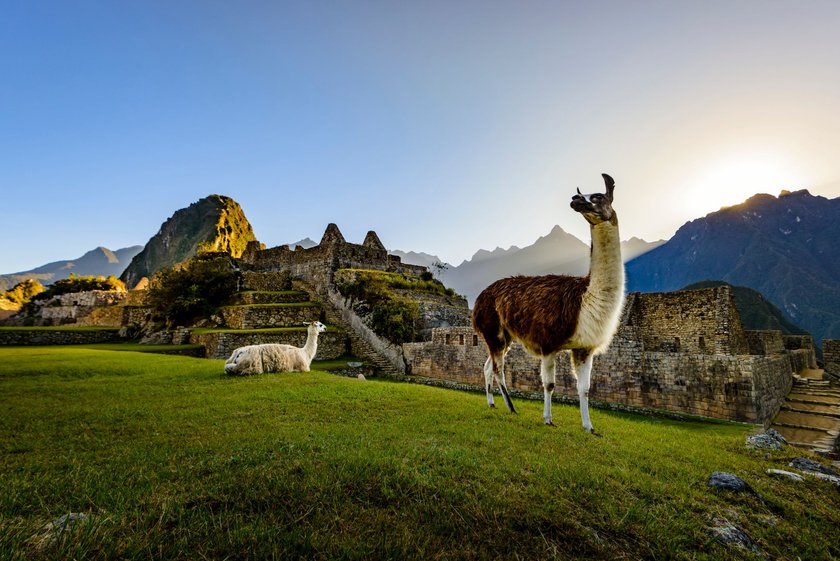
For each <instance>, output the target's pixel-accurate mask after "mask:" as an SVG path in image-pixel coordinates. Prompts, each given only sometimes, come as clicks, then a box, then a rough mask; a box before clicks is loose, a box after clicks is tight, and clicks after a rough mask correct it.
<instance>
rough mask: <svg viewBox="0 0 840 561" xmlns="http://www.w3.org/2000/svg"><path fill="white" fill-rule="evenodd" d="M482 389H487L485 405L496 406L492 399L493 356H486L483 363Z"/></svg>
mask: <svg viewBox="0 0 840 561" xmlns="http://www.w3.org/2000/svg"><path fill="white" fill-rule="evenodd" d="M484 389H485V390H486V391H487V405H489V406H490V407H496V404H495V402H494V401H493V357H492V356H489V357H487V362H485V363H484Z"/></svg>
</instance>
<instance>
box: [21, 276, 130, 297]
mask: <svg viewBox="0 0 840 561" xmlns="http://www.w3.org/2000/svg"><path fill="white" fill-rule="evenodd" d="M88 290H114V291H118V292H125V284H123V282H122V281H121V280H120V279H118V278H117V277H115V276H114V275H110V276H108V277H103V276H98V277H94V276H93V275H85V276H78V277H77V276H76V275H74V274H73V273H70V276H69V277H68V278H66V279H59V280H57V281H55V282H54V283H52V284H51V285H50V286H49V287H47V289H46V290H44V291H43V292H41V293H40V294H38V295H37V296H35V297H34V298H32V299H33V300H46V299H47V298H52V297H53V296H60V295H62V294H71V293H73V292H87V291H88Z"/></svg>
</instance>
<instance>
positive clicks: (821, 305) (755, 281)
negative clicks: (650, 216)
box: [627, 190, 840, 344]
mask: <svg viewBox="0 0 840 561" xmlns="http://www.w3.org/2000/svg"><path fill="white" fill-rule="evenodd" d="M838 239H840V198H836V199H826V198H825V197H818V196H813V195H811V194H810V193H809V192H808V191H805V190H802V191H796V192H794V193H790V192H787V191H784V192H782V194H781V195H780V196H779V197H774V196H772V195H755V196H753V197H751V198H750V199H748V200H747V201H745V202H744V203H742V204H739V205H736V206H732V207H728V208H723V209H721V210H719V211H717V212H713V213H711V214H708V215H707V216H705V217H703V218H699V219H697V220H694V221H691V222H689V223H687V224H685V225H684V226H682V227H681V228H680V229H679V230H678V231H677V233H676V234H674V237H672V238H671V239H670V240H669V241H668V242H667V243H665V244H663V245H662V246H660V247H658V248H656V249H654V250H652V251H650V252H648V253H646V254H644V255H642V256H640V257H638V258H636V259H634V260H632V261H630V262H629V263H628V264H627V279H628V282H627V288H628V290H631V291H634V290H638V291H643V292H658V291H669V290H677V289H679V288H681V287H684V286H686V285H689V284H691V283H696V282H699V281H704V280H722V281H726V282H728V283H730V284H733V285H738V286H746V287H749V288H752V289H755V290H757V291H759V292H760V293H761V294H763V295H764V296H765V297H766V298H767V299H768V300H769V301H770V302H772V303H773V304H775V305H776V306H777V307H779V308H780V309H781V310H783V311H784V312H785V313H786V314H787V316H788V317H789V318H790V319H791V320H792V321H793V322H794V323H795V324H796V325H799V326H800V327H802V328H804V329H805V330H807V331H809V332H810V333H811V334H812V335H813V336H814V339H815V341H816V342H817V343H818V344H819V343H820V342H821V341H822V340H823V339H825V338H840V245H838V243H837V240H838Z"/></svg>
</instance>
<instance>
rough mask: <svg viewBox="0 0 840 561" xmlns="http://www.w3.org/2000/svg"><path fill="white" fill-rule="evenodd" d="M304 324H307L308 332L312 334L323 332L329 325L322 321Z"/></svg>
mask: <svg viewBox="0 0 840 561" xmlns="http://www.w3.org/2000/svg"><path fill="white" fill-rule="evenodd" d="M304 325H306V332H307V333H309V334H311V335H317V334H318V333H323V332H324V331H326V330H327V326H326V325H324V324H323V323H321V322H320V321H313V322H310V323H306V324H304Z"/></svg>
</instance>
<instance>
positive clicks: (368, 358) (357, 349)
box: [296, 281, 404, 378]
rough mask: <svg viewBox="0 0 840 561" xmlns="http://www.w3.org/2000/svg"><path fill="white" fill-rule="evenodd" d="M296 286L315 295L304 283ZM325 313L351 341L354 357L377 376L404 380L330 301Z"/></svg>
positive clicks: (400, 373) (326, 317)
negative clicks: (371, 368)
mask: <svg viewBox="0 0 840 561" xmlns="http://www.w3.org/2000/svg"><path fill="white" fill-rule="evenodd" d="M296 285H297V286H298V287H299V288H300V289H302V290H306V291H307V292H308V293H309V294H312V295H314V294H315V289H314V288H313V287H311V286H309V285H308V284H306V283H304V282H303V281H296ZM323 311H324V317H325V319H326V322H327V323H328V324H329V325H335V326H336V327H338V328H340V329H341V330H343V331H344V332H345V333H346V334H347V337H348V339H349V340H350V351H351V353H352V354H353V356H356V357H358V358H359V359H361V360H363V361H364V362H365V363H366V364H367V365H368V366H372V367H373V369H374V371H375V372H376V374H378V375H380V376H386V377H389V378H403V377H404V374H403V373H402V372H400V371H399V370H397V369H396V368H395V367H394V365H393V364H391V361H389V360H388V359H387V358H385V357H384V356H382V355H381V354H380V353H379V352H377V351H376V349H374V348H373V346H372V345H371V344H370V343H368V342H367V341H366V340H365V339H364V338H362V337H360V336H359V334H358V333H356V330H355V329H353V327H352V326H351V325H350V324H349V323H348V322H347V321H345V320H344V318H343V317H342V315H341V313H340V312H339V311H338V310H336V309H335V308H334V307H333V306H332V305H330V303H329V302H328V301H324V303H323Z"/></svg>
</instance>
